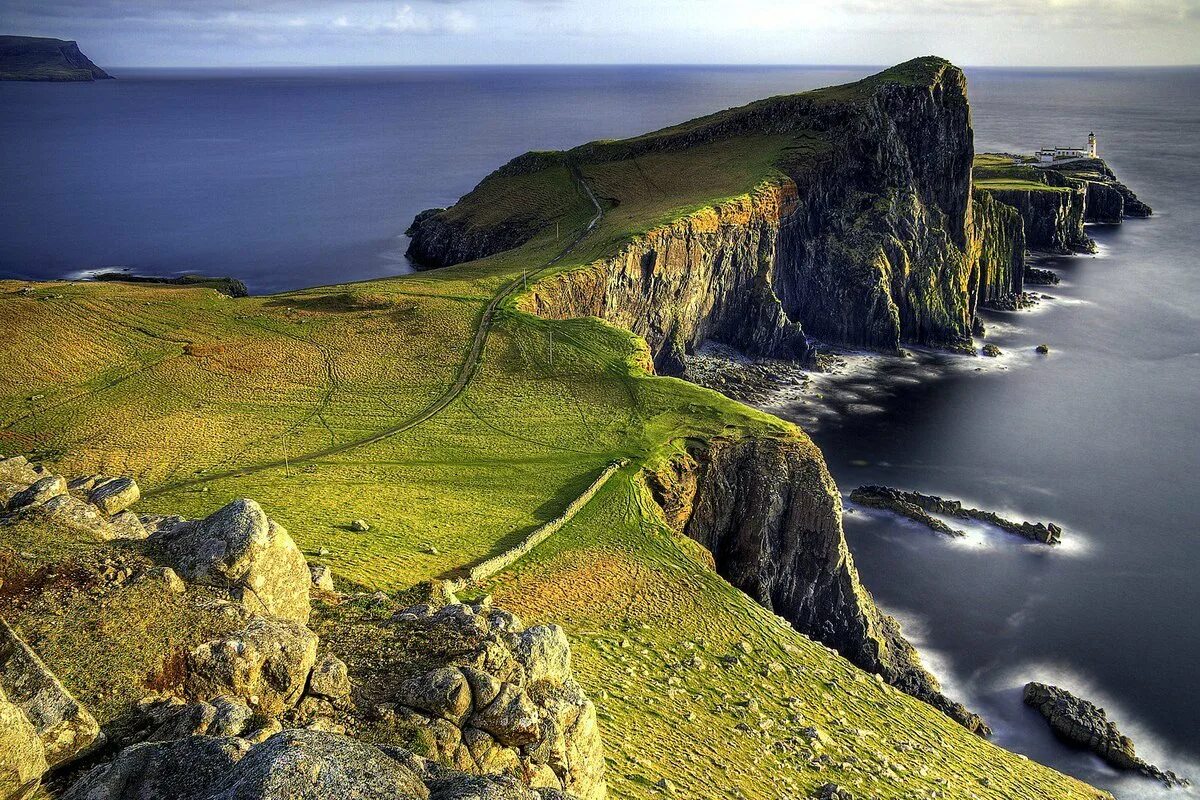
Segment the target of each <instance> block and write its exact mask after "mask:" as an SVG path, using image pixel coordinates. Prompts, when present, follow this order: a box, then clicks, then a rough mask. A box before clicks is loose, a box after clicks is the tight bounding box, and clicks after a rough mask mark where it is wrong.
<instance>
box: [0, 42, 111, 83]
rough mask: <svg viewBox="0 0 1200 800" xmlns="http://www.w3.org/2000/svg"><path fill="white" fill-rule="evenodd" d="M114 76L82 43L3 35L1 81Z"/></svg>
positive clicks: (87, 79)
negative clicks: (93, 59)
mask: <svg viewBox="0 0 1200 800" xmlns="http://www.w3.org/2000/svg"><path fill="white" fill-rule="evenodd" d="M106 78H109V79H111V78H112V75H109V74H108V73H107V72H105V71H104V70H102V69H100V68H99V67H97V66H96V65H95V64H93V63H92V61H91V59H90V58H88V57H87V56H85V55H84V54H83V53H82V52H81V51H80V49H79V45H78V44H77V43H75V42H70V41H67V40H65V39H49V38H45V37H41V36H0V81H95V80H104V79H106Z"/></svg>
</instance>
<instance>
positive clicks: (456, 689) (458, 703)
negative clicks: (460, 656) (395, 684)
mask: <svg viewBox="0 0 1200 800" xmlns="http://www.w3.org/2000/svg"><path fill="white" fill-rule="evenodd" d="M397 699H398V700H399V701H400V702H401V703H403V704H404V705H406V706H409V707H410V708H415V709H418V710H420V711H424V712H426V713H428V714H431V715H432V716H434V717H441V718H443V719H446V720H449V721H450V722H454V723H459V722H462V720H463V717H465V716H466V715H467V712H468V711H470V710H471V685H470V684H469V683H467V678H466V676H465V675H463V674H462V672H461V671H460V670H457V669H455V668H453V667H439V668H437V669H433V670H430V671H429V672H426V673H425V674H423V675H420V676H418V677H415V678H409V679H408V680H406V681H404V683H402V684H401V685H400V691H399V693H398V695H397Z"/></svg>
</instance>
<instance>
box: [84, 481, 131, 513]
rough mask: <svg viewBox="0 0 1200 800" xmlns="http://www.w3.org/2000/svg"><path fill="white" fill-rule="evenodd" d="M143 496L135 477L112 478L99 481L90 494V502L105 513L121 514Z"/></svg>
mask: <svg viewBox="0 0 1200 800" xmlns="http://www.w3.org/2000/svg"><path fill="white" fill-rule="evenodd" d="M141 496H142V492H141V490H140V489H138V485H137V482H136V481H134V480H133V478H125V477H122V478H112V479H110V480H106V481H103V482H101V483H98V484H97V485H96V486H94V487H93V488H92V490H91V491H90V492H89V494H88V502H89V503H91V504H92V505H94V506H96V507H97V508H99V509H100V510H101V511H103V512H104V513H105V514H108V515H109V516H112V515H113V514H119V513H120V512H122V511H124V510H125V509H127V508H129V507H130V506H131V505H133V504H134V503H136V502H137V501H138V499H139V498H140V497H141Z"/></svg>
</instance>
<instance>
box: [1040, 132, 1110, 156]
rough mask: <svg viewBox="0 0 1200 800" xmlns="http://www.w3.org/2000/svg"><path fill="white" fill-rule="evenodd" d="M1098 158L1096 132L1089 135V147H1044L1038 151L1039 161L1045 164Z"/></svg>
mask: <svg viewBox="0 0 1200 800" xmlns="http://www.w3.org/2000/svg"><path fill="white" fill-rule="evenodd" d="M1098 157H1099V156H1097V155H1096V134H1095V133H1094V132H1093V133H1089V134H1088V138H1087V147H1043V148H1042V149H1041V150H1038V151H1037V159H1038V161H1040V162H1041V163H1043V164H1050V163H1053V162H1055V161H1066V160H1070V159H1076V158H1098Z"/></svg>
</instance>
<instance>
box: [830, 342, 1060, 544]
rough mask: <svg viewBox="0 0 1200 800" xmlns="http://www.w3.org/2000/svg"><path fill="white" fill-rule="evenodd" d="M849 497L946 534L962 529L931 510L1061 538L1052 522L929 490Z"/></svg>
mask: <svg viewBox="0 0 1200 800" xmlns="http://www.w3.org/2000/svg"><path fill="white" fill-rule="evenodd" d="M999 354H1000V351H999V348H997V349H996V351H995V353H993V354H992V355H999ZM850 500H851V501H852V502H855V503H858V504H859V505H863V506H868V507H870V508H882V509H885V510H888V511H892V512H894V513H896V514H899V515H901V516H904V517H908V518H909V519H911V520H914V521H916V522H920V523H921V524H922V525H925V526H927V527H929V528H931V529H932V530H934V531H937V532H938V533H944V534H946V535H949V536H962V535H963V532H962V531H960V530H956V529H954V528H951V527H950V526H949V525H947V524H946V523H944V522H942V521H941V520H940V519H937V518H936V517H933V516H931V514H941V515H942V516H946V517H956V518H958V519H973V520H976V521H978V522H985V523H987V524H988V525H994V526H996V527H997V528H1000V529H1001V530H1003V531H1006V532H1008V533H1011V534H1014V535H1016V536H1020V537H1022V538H1025V539H1029V540H1030V541H1033V542H1039V543H1041V544H1058V543H1059V542H1060V541H1062V528H1060V527H1059V526H1057V525H1055V524H1054V523H1053V522H1025V521H1022V522H1016V521H1014V520H1011V519H1008V518H1007V517H1002V516H1000V515H999V514H997V513H996V512H994V511H983V510H980V509H978V508H967V507H966V506H964V505H963V504H962V502H961V501H959V500H945V499H943V498H941V497H938V496H937V495H932V494H921V493H920V492H906V491H903V490H900V489H893V488H891V487H889V486H860V487H858V488H857V489H855V490H854V491H852V492H851V493H850Z"/></svg>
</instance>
